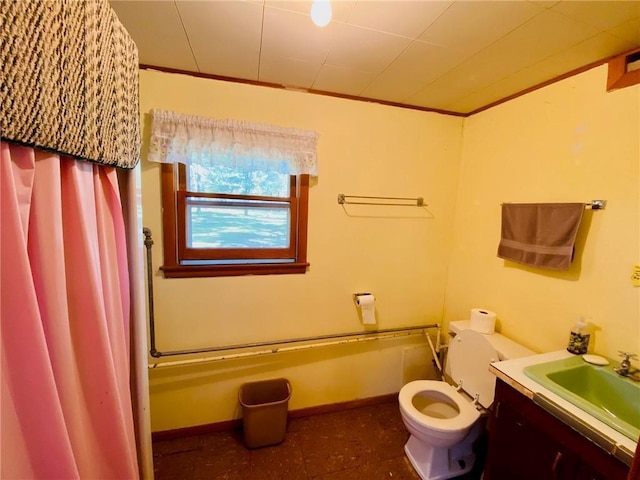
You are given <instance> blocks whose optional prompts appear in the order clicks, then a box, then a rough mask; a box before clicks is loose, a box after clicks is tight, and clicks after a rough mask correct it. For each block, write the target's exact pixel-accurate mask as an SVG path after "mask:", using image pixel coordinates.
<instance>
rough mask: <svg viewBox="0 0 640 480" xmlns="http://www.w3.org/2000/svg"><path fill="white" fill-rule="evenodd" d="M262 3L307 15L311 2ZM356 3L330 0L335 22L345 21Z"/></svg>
mask: <svg viewBox="0 0 640 480" xmlns="http://www.w3.org/2000/svg"><path fill="white" fill-rule="evenodd" d="M264 3H265V5H266V6H267V7H273V8H278V9H281V10H290V11H292V12H298V13H302V14H304V15H309V13H310V12H311V5H312V4H313V2H312V1H311V0H266V1H265V2H264ZM356 3H357V2H356V0H340V1H338V2H335V1H334V2H331V10H332V12H333V14H332V20H333V21H335V22H347V21H348V20H349V16H350V15H351V11H352V10H353V7H354V6H355V4H356Z"/></svg>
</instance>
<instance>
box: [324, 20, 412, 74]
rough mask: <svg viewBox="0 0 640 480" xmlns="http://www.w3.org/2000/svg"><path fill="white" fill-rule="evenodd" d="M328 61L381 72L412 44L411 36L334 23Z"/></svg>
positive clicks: (342, 65) (343, 65)
mask: <svg viewBox="0 0 640 480" xmlns="http://www.w3.org/2000/svg"><path fill="white" fill-rule="evenodd" d="M334 28H335V31H334V33H335V37H334V41H333V44H332V46H331V51H330V52H329V55H328V56H327V59H326V64H327V65H332V66H334V67H343V68H353V69H356V70H364V71H367V72H372V73H380V72H382V71H383V70H384V69H385V68H386V67H387V66H388V65H389V64H390V63H391V62H393V61H394V60H395V59H396V58H398V56H399V55H400V54H401V53H402V52H403V51H404V50H405V49H406V48H407V47H408V46H409V45H410V44H411V39H409V38H406V37H401V36H398V35H392V34H390V33H384V32H379V31H377V30H369V29H367V28H362V27H356V26H353V25H349V24H346V23H336V24H335V27H334Z"/></svg>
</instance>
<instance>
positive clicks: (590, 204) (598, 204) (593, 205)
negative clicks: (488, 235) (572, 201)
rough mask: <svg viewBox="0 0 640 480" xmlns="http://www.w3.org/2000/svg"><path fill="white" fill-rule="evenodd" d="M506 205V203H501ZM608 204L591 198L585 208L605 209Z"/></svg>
mask: <svg viewBox="0 0 640 480" xmlns="http://www.w3.org/2000/svg"><path fill="white" fill-rule="evenodd" d="M501 205H504V203H501ZM606 206H607V201H606V200H591V201H590V202H585V204H584V208H589V209H591V210H604V209H605V207H606Z"/></svg>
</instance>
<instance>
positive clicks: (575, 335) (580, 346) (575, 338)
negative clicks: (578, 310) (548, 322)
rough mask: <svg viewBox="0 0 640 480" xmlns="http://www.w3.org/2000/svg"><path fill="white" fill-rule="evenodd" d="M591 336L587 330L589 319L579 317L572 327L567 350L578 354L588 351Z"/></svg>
mask: <svg viewBox="0 0 640 480" xmlns="http://www.w3.org/2000/svg"><path fill="white" fill-rule="evenodd" d="M590 337H591V335H590V334H589V333H588V331H587V321H586V320H585V319H584V317H580V318H578V321H577V322H576V324H575V325H574V326H573V328H572V329H571V335H570V336H569V346H568V347H567V350H568V351H569V352H571V353H575V354H576V355H582V354H585V353H587V348H588V347H589V338H590Z"/></svg>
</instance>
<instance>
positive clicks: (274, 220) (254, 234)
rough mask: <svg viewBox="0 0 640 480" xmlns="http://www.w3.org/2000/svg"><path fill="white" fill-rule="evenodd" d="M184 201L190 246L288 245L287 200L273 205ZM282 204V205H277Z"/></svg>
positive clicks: (248, 246)
mask: <svg viewBox="0 0 640 480" xmlns="http://www.w3.org/2000/svg"><path fill="white" fill-rule="evenodd" d="M202 203H204V202H200V204H199V205H187V246H188V247H190V248H288V247H289V241H290V239H289V221H290V214H289V209H288V204H286V203H275V202H274V207H273V208H271V207H250V206H240V207H239V206H206V205H202ZM277 205H282V206H284V208H282V207H280V208H278V207H277Z"/></svg>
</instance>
